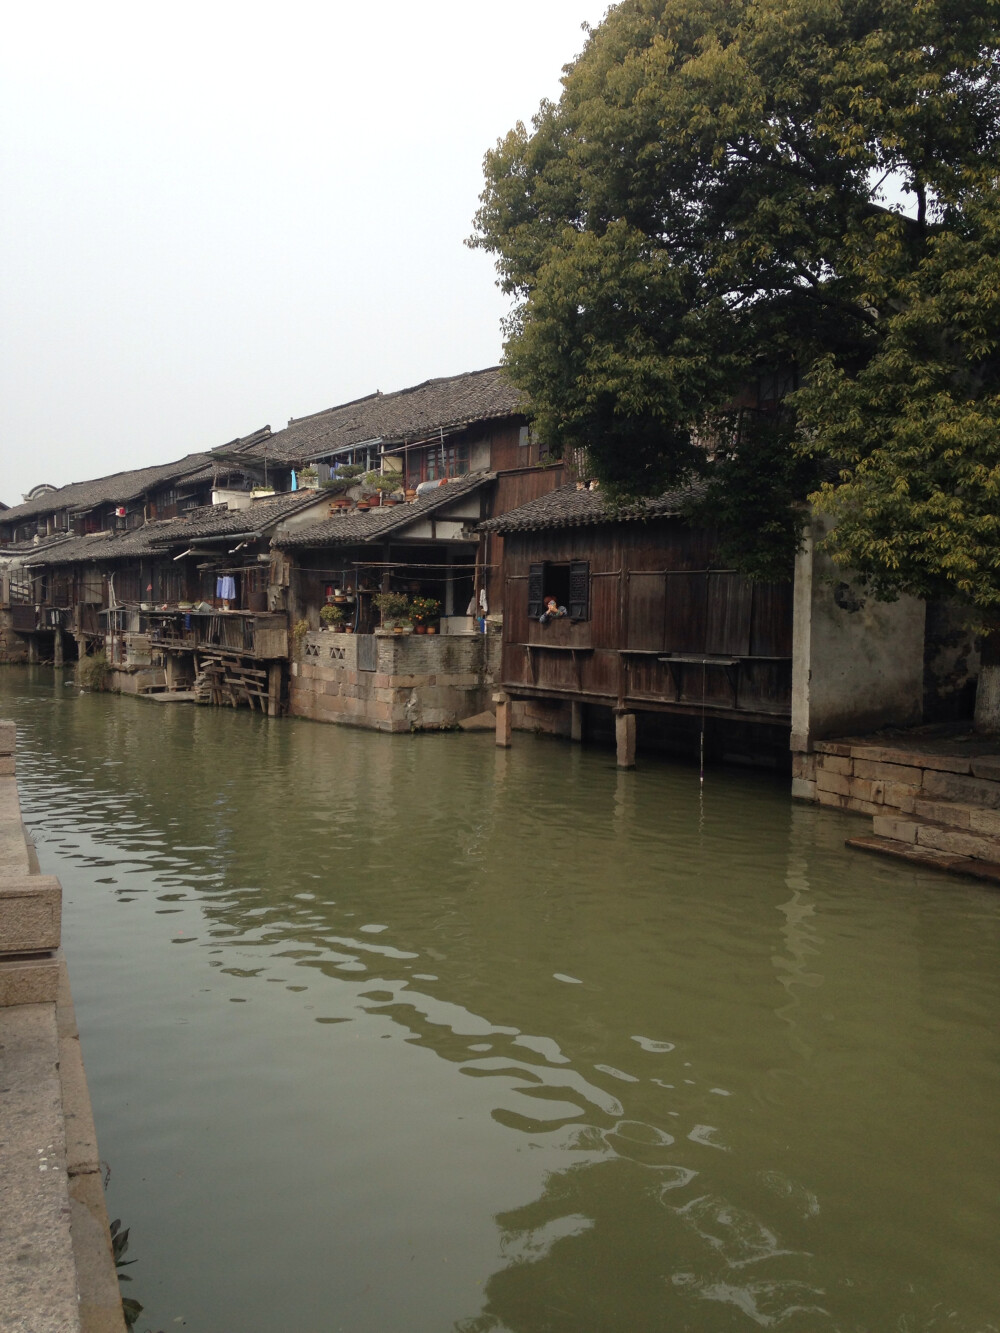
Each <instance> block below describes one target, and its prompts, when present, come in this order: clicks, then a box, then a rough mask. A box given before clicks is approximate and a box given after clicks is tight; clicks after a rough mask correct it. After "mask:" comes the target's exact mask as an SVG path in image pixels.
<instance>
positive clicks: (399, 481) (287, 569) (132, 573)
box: [0, 368, 978, 766]
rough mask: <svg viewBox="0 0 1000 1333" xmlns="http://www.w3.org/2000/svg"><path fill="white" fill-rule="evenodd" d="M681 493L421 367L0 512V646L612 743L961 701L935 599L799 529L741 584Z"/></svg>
mask: <svg viewBox="0 0 1000 1333" xmlns="http://www.w3.org/2000/svg"><path fill="white" fill-rule="evenodd" d="M762 392H763V391H762ZM758 396H759V395H758ZM680 510H681V501H680V498H679V497H677V496H662V497H660V498H659V499H656V500H650V501H646V502H644V503H643V504H641V505H637V506H634V507H632V508H631V509H628V510H625V511H622V510H620V509H616V510H613V511H612V510H610V509H609V508H608V507H607V505H606V504H605V502H604V498H603V496H602V494H601V492H600V490H599V489H595V488H594V487H593V486H592V485H591V484H589V483H588V479H587V478H586V477H585V476H578V475H574V474H573V472H572V470H571V469H570V468H568V467H567V466H565V465H564V464H563V463H561V462H552V461H549V460H547V459H546V458H545V457H542V456H540V455H539V450H538V446H537V443H536V442H535V441H534V440H533V438H532V435H531V431H530V428H529V419H528V415H527V413H526V410H525V404H524V403H523V402H522V400H521V399H520V398H519V396H518V394H517V393H516V391H515V390H514V389H513V388H512V387H511V386H510V385H509V384H508V383H507V382H506V381H505V379H504V377H503V374H502V372H501V371H500V370H499V369H498V368H491V369H487V370H482V371H477V372H472V373H469V374H464V375H457V376H453V377H450V378H445V379H437V380H431V381H428V382H426V383H424V384H420V385H417V386H415V387H413V388H410V389H405V390H402V391H400V392H396V393H387V394H382V393H378V394H373V395H370V396H369V397H366V398H362V399H358V400H355V401H352V402H349V403H345V404H341V405H340V406H337V407H334V408H331V409H329V410H327V411H325V412H320V413H317V414H315V415H312V416H309V417H304V418H301V419H298V420H295V419H293V420H292V421H290V422H289V424H288V426H287V427H286V428H285V429H284V430H279V431H276V432H272V431H271V430H270V428H269V427H264V428H262V429H261V430H258V431H256V432H255V433H254V434H252V435H249V436H245V437H242V438H239V439H235V440H233V441H231V442H229V443H228V444H225V445H222V446H221V447H219V448H217V449H214V450H210V451H208V452H202V453H194V454H188V455H186V456H184V457H183V458H181V459H179V460H178V461H177V462H175V463H171V464H164V465H162V466H158V467H151V468H143V469H138V470H135V471H130V472H124V473H119V474H116V475H114V476H110V477H104V478H99V479H97V480H93V481H87V482H80V483H73V484H71V485H68V486H63V487H59V488H54V487H38V488H36V490H35V491H33V492H32V493H31V495H30V497H29V498H27V499H25V501H24V502H23V503H22V504H20V505H14V506H12V507H10V508H8V509H5V510H0V658H2V659H4V660H7V661H15V660H29V661H40V660H50V661H54V662H56V663H62V662H64V661H66V660H68V659H72V658H80V657H84V656H92V655H93V654H95V653H97V652H101V653H103V654H104V655H105V656H106V659H107V663H108V669H109V672H110V680H111V684H112V686H113V688H116V689H118V690H122V691H129V692H134V693H146V694H151V695H153V696H154V697H157V698H159V699H169V700H180V699H186V698H196V699H200V700H204V701H207V702H213V703H217V704H231V705H245V706H249V707H251V708H258V709H260V710H262V711H265V712H267V713H269V714H270V715H272V716H277V715H280V714H283V713H288V714H292V715H296V716H300V717H308V718H314V719H317V720H324V721H339V722H345V723H350V724H354V725H361V726H371V727H376V728H379V729H381V730H386V731H403V730H414V729H426V728H443V727H451V726H455V725H457V724H459V723H461V722H463V721H464V720H467V719H469V718H471V717H477V716H478V717H482V716H483V715H485V714H489V713H492V712H495V713H496V714H497V718H498V727H499V736H500V739H501V740H502V741H503V740H506V739H507V729H508V728H511V727H513V728H517V727H525V728H531V729H535V730H541V731H548V732H553V733H556V734H564V735H566V736H569V737H573V738H575V739H584V738H588V737H589V738H592V739H608V740H616V741H617V743H618V745H619V757H620V760H621V762H623V763H631V762H633V761H634V757H635V752H636V749H637V748H642V747H643V746H649V747H650V748H661V749H668V750H675V751H693V750H695V749H699V748H701V749H707V753H708V755H709V756H710V757H717V758H728V759H734V760H747V761H750V762H755V763H767V764H772V765H777V766H781V765H784V764H787V763H788V756H789V754H790V753H791V754H793V755H794V754H795V753H798V754H799V755H800V756H801V755H805V754H807V753H808V752H809V751H810V750H811V748H812V746H813V745H814V744H815V742H816V741H817V740H819V739H822V738H824V737H829V736H832V735H839V734H844V733H846V732H857V731H863V730H871V729H872V728H874V727H878V726H882V725H885V724H886V723H900V724H911V723H914V722H919V721H920V720H922V719H937V718H944V717H954V716H958V715H960V714H961V713H962V712H963V710H965V709H967V708H968V707H969V706H970V702H971V691H972V690H973V689H974V682H975V676H976V672H977V669H978V657H977V653H976V645H975V642H974V639H973V637H972V635H971V633H970V632H969V630H968V629H967V628H966V627H965V626H964V624H963V623H962V620H961V617H960V616H959V615H958V614H957V613H956V612H955V611H954V609H953V608H950V607H945V606H927V605H925V604H924V603H922V602H917V601H915V600H913V599H900V600H899V601H898V602H895V603H892V604H880V603H877V602H874V601H871V600H870V599H868V598H866V597H865V596H864V594H863V593H862V592H861V591H859V590H858V589H855V588H853V587H852V586H851V585H850V584H849V583H846V582H844V580H843V577H842V575H839V574H837V573H835V571H833V569H832V568H830V567H828V566H827V565H826V564H825V563H824V556H823V554H822V551H821V549H820V548H819V545H818V541H817V538H818V537H819V536H821V533H820V532H818V531H817V530H816V529H815V528H812V529H810V532H809V537H808V540H807V541H806V543H805V545H804V547H803V550H802V551H801V552H800V553H799V556H798V557H797V559H796V562H795V566H794V568H790V569H789V571H788V578H787V580H785V581H782V582H778V583H774V584H760V583H756V584H753V583H749V582H748V581H746V580H745V579H743V578H742V577H740V576H739V575H738V574H737V573H736V572H735V571H733V570H732V569H729V568H726V567H725V565H724V564H723V563H722V562H721V561H720V559H719V558H718V554H717V545H716V542H715V539H714V535H713V533H712V532H711V531H710V530H709V529H707V528H693V527H691V526H690V525H689V524H688V523H687V522H686V521H685V520H684V518H683V516H682V514H681V512H680ZM386 594H397V595H398V596H399V597H402V598H405V599H406V600H407V602H408V603H409V604H410V606H411V607H415V608H418V609H419V610H420V611H422V614H418V615H417V617H416V622H415V629H416V630H417V632H416V633H409V632H392V631H391V630H390V628H389V625H387V624H386V622H387V621H391V619H392V617H391V616H389V615H388V614H387V607H389V603H388V602H387V601H386V596H385V595H386ZM550 598H551V599H553V600H554V602H555V605H556V610H557V613H556V614H555V615H554V616H551V617H550V616H545V615H544V610H545V603H546V601H547V600H548V599H550ZM397 618H398V617H397ZM412 623H413V621H412V619H411V624H412ZM398 628H399V627H397V630H398ZM422 630H426V631H428V632H426V633H421V632H420V631H422Z"/></svg>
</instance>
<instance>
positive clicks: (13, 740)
mask: <svg viewBox="0 0 1000 1333" xmlns="http://www.w3.org/2000/svg"><path fill="white" fill-rule="evenodd" d="M16 746H17V728H16V727H15V726H14V723H13V722H11V721H9V720H8V719H7V718H4V720H3V721H0V754H13V753H14V750H15V748H16Z"/></svg>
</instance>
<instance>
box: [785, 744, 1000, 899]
mask: <svg viewBox="0 0 1000 1333" xmlns="http://www.w3.org/2000/svg"><path fill="white" fill-rule="evenodd" d="M796 761H797V769H798V771H797V772H796V774H795V776H796V779H797V781H796V783H795V794H796V795H799V796H805V797H806V798H807V799H811V800H814V801H818V802H819V804H821V805H828V806H834V807H836V808H838V809H843V810H852V811H854V812H856V813H858V814H867V815H871V816H872V833H871V834H870V835H869V836H859V837H855V838H848V839H847V846H848V847H855V848H858V849H859V850H860V851H866V852H874V853H877V854H879V855H882V856H894V857H898V858H900V859H902V860H906V861H910V862H914V863H917V864H919V865H923V866H928V867H930V868H933V869H936V870H947V871H950V872H951V873H953V874H960V875H971V876H973V877H975V878H977V879H983V880H990V881H993V882H995V883H1000V753H997V750H996V742H990V741H987V740H983V739H980V738H978V737H973V736H963V737H956V736H950V737H940V736H933V735H929V736H928V735H922V734H920V733H901V734H899V735H894V736H886V737H885V738H881V737H880V738H879V743H874V741H873V739H872V738H871V737H868V738H860V739H857V740H855V739H852V738H850V737H848V738H845V739H843V740H837V741H819V742H817V743H816V744H815V746H814V753H812V754H809V755H798V756H796Z"/></svg>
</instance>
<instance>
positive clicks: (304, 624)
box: [292, 620, 309, 658]
mask: <svg viewBox="0 0 1000 1333" xmlns="http://www.w3.org/2000/svg"><path fill="white" fill-rule="evenodd" d="M308 633H309V621H308V620H297V621H296V622H295V624H294V625H293V627H292V651H293V652H294V654H295V656H296V657H297V658H299V657H301V656H302V645H303V644H304V643H305V641H306V635H307V634H308Z"/></svg>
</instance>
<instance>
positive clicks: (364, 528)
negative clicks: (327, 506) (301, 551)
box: [273, 472, 496, 547]
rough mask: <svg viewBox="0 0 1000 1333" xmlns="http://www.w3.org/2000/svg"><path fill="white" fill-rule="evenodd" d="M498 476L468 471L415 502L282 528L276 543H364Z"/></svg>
mask: <svg viewBox="0 0 1000 1333" xmlns="http://www.w3.org/2000/svg"><path fill="white" fill-rule="evenodd" d="M495 477H496V473H495V472H469V473H468V474H467V475H466V476H464V477H457V478H455V479H454V480H453V481H449V482H448V483H447V484H446V485H444V486H438V487H437V489H436V490H433V491H427V492H425V493H424V494H423V495H422V496H421V497H420V498H419V499H418V500H414V501H413V502H412V504H404V505H390V506H386V505H379V506H378V507H377V508H376V509H369V510H368V512H367V513H365V512H364V511H359V510H357V509H349V510H345V511H344V513H343V514H338V515H337V516H336V517H334V518H328V519H324V520H323V522H322V523H309V524H307V525H305V526H303V527H300V528H293V529H292V530H291V531H289V532H279V533H278V534H277V536H276V537H275V538H274V539H273V544H274V545H275V546H279V547H303V546H355V545H362V544H363V543H365V542H369V541H375V540H376V539H381V538H383V537H386V536H388V534H389V533H391V532H397V531H399V530H400V529H401V528H405V527H408V526H409V525H410V524H411V523H414V522H415V521H416V520H417V519H419V518H423V517H424V516H425V515H427V514H430V513H433V512H434V511H435V510H437V509H441V508H443V507H444V506H445V505H448V504H452V503H454V501H455V500H456V499H457V498H458V497H459V496H460V495H466V494H468V493H469V492H470V491H475V490H478V489H479V487H481V486H484V485H486V483H487V482H491V481H493V480H494V479H495Z"/></svg>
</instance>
